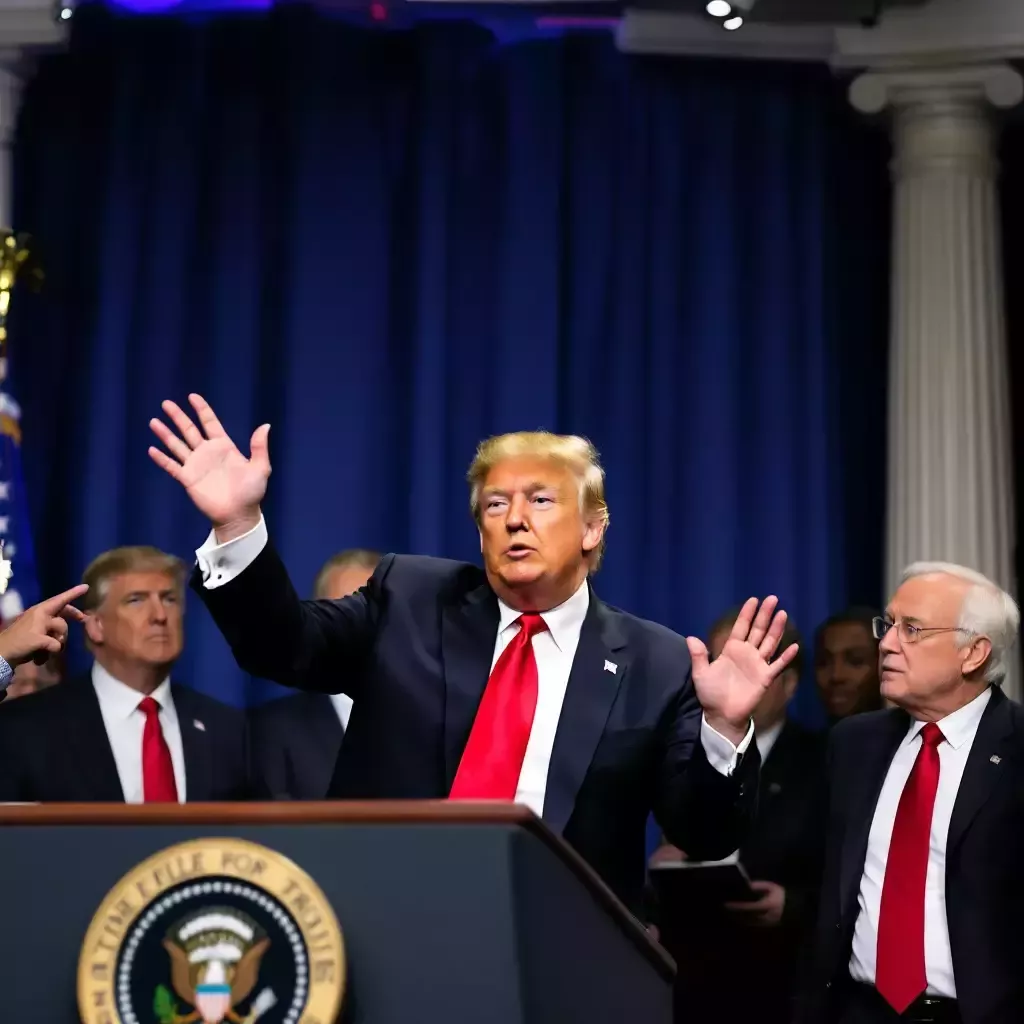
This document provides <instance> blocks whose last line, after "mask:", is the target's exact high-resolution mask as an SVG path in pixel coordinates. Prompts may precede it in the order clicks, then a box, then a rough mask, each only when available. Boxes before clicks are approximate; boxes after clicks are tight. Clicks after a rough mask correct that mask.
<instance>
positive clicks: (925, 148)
mask: <svg viewBox="0 0 1024 1024" xmlns="http://www.w3.org/2000/svg"><path fill="white" fill-rule="evenodd" d="M1021 94H1022V81H1021V78H1020V76H1019V75H1018V74H1017V73H1016V71H1013V70H1012V69H1010V68H1009V67H1007V66H992V67H982V68H961V69H947V70H930V71H927V72H891V73H882V74H875V73H868V74H865V75H862V76H861V77H860V78H859V79H857V80H856V81H855V82H854V83H853V86H852V87H851V100H852V102H853V104H854V105H855V106H856V107H858V108H859V109H861V110H863V111H865V112H877V111H879V110H881V109H883V108H884V107H886V106H889V107H891V108H892V111H893V117H892V132H893V150H894V156H893V161H892V179H893V204H894V205H893V267H892V293H891V302H892V322H891V339H890V357H889V419H888V453H887V454H888V485H887V492H888V493H887V513H886V515H887V527H886V552H885V579H886V586H887V588H888V592H890V593H891V592H892V589H893V588H894V587H895V585H896V582H897V580H898V578H899V574H900V572H901V570H902V569H903V568H904V567H905V566H906V565H907V564H909V563H910V562H914V561H917V560H920V559H925V560H941V561H950V562H959V563H961V564H963V565H967V566H970V567H971V568H974V569H977V570H978V571H980V572H983V573H984V574H985V575H986V576H988V577H990V578H991V579H993V580H995V581H996V582H998V583H999V584H1000V586H1002V587H1004V588H1005V589H1007V590H1008V591H1010V593H1012V594H1015V595H1016V591H1017V588H1016V572H1015V546H1016V538H1015V516H1014V492H1013V465H1012V436H1011V419H1010V395H1009V379H1008V378H1009V365H1008V355H1007V345H1006V325H1005V319H1004V304H1003V267H1002V258H1001V249H1000V228H999V196H998V183H997V178H998V163H997V159H996V144H997V132H998V128H997V125H996V117H995V111H994V110H993V107H994V106H1002V107H1008V106H1012V105H1014V104H1015V103H1017V102H1019V101H1020V99H1021ZM1005 686H1006V691H1007V693H1008V694H1009V695H1010V696H1013V697H1016V698H1018V699H1019V698H1020V671H1019V654H1018V655H1017V657H1016V658H1015V659H1014V661H1013V665H1012V668H1011V671H1010V674H1009V676H1008V678H1007V680H1006V684H1005Z"/></svg>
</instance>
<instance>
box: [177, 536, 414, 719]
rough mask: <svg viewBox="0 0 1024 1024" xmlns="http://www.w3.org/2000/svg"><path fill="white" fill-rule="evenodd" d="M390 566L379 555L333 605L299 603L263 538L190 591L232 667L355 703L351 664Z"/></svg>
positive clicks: (198, 579)
mask: <svg viewBox="0 0 1024 1024" xmlns="http://www.w3.org/2000/svg"><path fill="white" fill-rule="evenodd" d="M393 563H394V555H388V556H386V557H385V558H384V559H383V560H382V561H381V563H380V565H379V566H378V567H377V570H376V572H374V574H373V576H372V578H371V579H370V581H369V583H367V585H366V586H365V587H363V588H362V590H359V591H358V592H356V593H355V594H353V595H352V596H351V597H346V598H343V599H342V600H340V601H302V600H300V599H299V596H298V595H297V594H296V592H295V588H294V587H293V586H292V582H291V580H290V579H289V578H288V571H287V570H286V569H285V567H284V564H283V563H282V561H281V558H280V556H279V555H278V554H277V552H276V551H275V550H274V547H273V545H272V544H271V543H270V542H269V541H268V542H267V543H266V544H265V545H264V546H263V548H262V549H261V550H260V552H259V554H258V555H257V556H256V557H255V559H254V560H253V561H252V562H250V563H249V564H248V565H247V566H246V567H245V568H244V569H243V570H242V571H241V572H239V573H238V575H237V576H234V577H233V578H232V579H230V580H228V581H227V582H225V583H223V584H222V585H221V586H218V587H215V588H210V587H207V586H204V582H203V573H202V571H201V570H200V569H199V568H198V567H197V568H196V570H195V571H194V572H193V574H192V580H191V586H192V589H193V590H194V591H195V593H196V594H198V596H199V598H200V599H201V600H202V602H203V604H205V605H206V607H207V609H208V610H209V612H210V614H211V615H212V616H213V620H214V622H216V624H217V627H218V629H220V631H221V633H222V634H223V635H224V639H225V640H227V642H228V645H229V646H230V648H231V652H232V654H233V655H234V657H235V661H236V662H237V663H238V665H239V667H240V668H241V669H242V670H243V671H245V672H249V673H250V674H252V675H254V676H257V677H259V678H261V679H272V680H273V681H274V682H277V683H282V684H283V685H285V686H291V687H293V688H295V689H299V690H313V691H316V692H319V693H341V692H342V687H343V681H344V683H345V684H348V685H346V686H345V687H344V692H345V693H347V694H348V695H349V696H350V697H351V698H352V699H353V700H358V699H359V694H358V689H359V682H360V681H361V679H362V673H361V672H359V671H358V666H359V665H360V664H361V663H362V662H363V661H364V660H365V659H366V657H367V656H368V655H369V653H370V651H371V650H372V648H373V643H374V639H375V637H376V632H377V623H378V620H379V613H380V608H381V605H382V602H383V596H382V592H383V586H384V581H385V578H386V577H387V574H388V573H389V572H390V570H391V566H392V564H393Z"/></svg>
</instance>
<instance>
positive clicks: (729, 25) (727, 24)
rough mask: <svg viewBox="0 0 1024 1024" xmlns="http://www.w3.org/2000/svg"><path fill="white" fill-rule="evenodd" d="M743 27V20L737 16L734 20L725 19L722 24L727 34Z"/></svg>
mask: <svg viewBox="0 0 1024 1024" xmlns="http://www.w3.org/2000/svg"><path fill="white" fill-rule="evenodd" d="M742 25H743V19H742V18H741V17H740V16H739V15H738V14H737V15H736V17H735V18H726V19H725V21H723V22H722V28H724V29H725V30H726V31H727V32H735V31H736V29H738V28H741V27H742Z"/></svg>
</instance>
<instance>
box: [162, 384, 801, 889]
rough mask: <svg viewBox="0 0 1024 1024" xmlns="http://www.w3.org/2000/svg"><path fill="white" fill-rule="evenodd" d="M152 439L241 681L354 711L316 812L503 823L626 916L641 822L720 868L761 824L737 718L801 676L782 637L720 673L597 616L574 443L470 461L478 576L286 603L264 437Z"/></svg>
mask: <svg viewBox="0 0 1024 1024" xmlns="http://www.w3.org/2000/svg"><path fill="white" fill-rule="evenodd" d="M190 402H191V404H192V407H193V409H194V410H195V412H196V414H197V416H198V418H199V421H200V423H201V425H202V430H200V429H199V427H197V426H196V424H195V423H194V422H193V421H192V419H191V418H190V417H189V416H188V415H187V414H186V413H185V412H184V411H183V410H182V409H181V408H180V407H179V406H177V405H176V404H175V403H173V402H164V403H163V410H164V412H165V414H166V415H167V416H168V417H169V419H170V420H171V422H172V423H173V424H174V426H175V427H176V428H177V432H174V431H172V430H171V429H170V428H169V427H168V426H167V425H166V424H165V423H164V422H162V421H161V420H159V419H154V420H152V421H151V423H150V426H151V428H152V430H153V432H154V433H155V434H156V436H157V438H158V439H159V440H160V441H162V442H163V444H164V446H165V447H166V449H167V450H166V452H165V451H162V450H160V449H158V448H155V447H153V448H151V449H150V455H151V457H152V458H153V460H154V462H156V464H157V465H159V466H160V467H162V468H163V469H164V470H166V471H167V473H168V474H169V475H170V476H171V477H172V478H173V479H175V480H177V481H178V482H179V483H180V484H181V485H182V486H183V487H184V488H185V490H186V491H187V493H188V495H189V497H190V498H191V500H192V501H193V503H194V504H195V505H196V507H197V508H198V509H199V510H200V511H201V512H203V514H204V515H206V517H207V518H208V519H209V520H210V521H211V523H212V526H213V530H212V531H211V534H210V536H209V537H208V539H207V541H206V543H205V544H204V545H203V546H202V547H201V548H199V550H198V551H197V560H198V566H197V569H196V572H195V573H194V575H193V586H194V587H195V589H196V590H197V591H198V593H199V594H200V596H201V597H202V599H203V601H204V603H205V604H206V606H207V608H208V609H209V610H210V612H211V614H212V615H213V617H214V619H215V620H216V622H217V624H218V626H219V627H220V629H221V631H222V632H223V633H224V636H225V637H226V638H227V640H228V643H229V644H230V645H231V649H232V651H233V652H234V655H235V658H236V660H237V661H238V663H239V665H240V666H241V667H242V668H243V669H244V670H246V671H248V672H251V673H253V674H254V675H257V676H262V677H266V678H270V679H274V680H277V681H278V682H281V683H284V684H286V685H289V686H295V687H297V688H300V689H307V690H320V691H323V692H327V693H331V692H334V691H336V690H339V689H345V690H346V691H347V692H348V694H349V696H350V697H352V698H353V700H354V701H355V707H356V713H355V715H353V718H352V722H351V724H350V727H349V730H348V734H347V735H346V737H345V742H344V744H343V745H342V748H341V755H340V757H339V760H338V767H337V770H336V772H335V778H334V781H333V783H332V787H331V795H333V796H337V797H347V798H353V799H358V798H364V799H365V798H400V799H420V798H421V799H438V798H444V797H448V798H450V799H487V800H509V801H513V800H514V801H517V802H520V803H522V804H525V805H526V806H528V807H530V808H532V809H533V810H534V811H535V812H536V813H537V814H538V815H541V816H542V817H543V819H544V821H545V822H546V823H547V824H548V826H549V827H550V828H551V829H552V830H553V831H554V832H556V833H559V834H561V835H563V836H564V837H565V839H566V840H567V841H568V842H569V843H570V844H572V845H573V846H574V847H575V848H576V850H577V851H578V852H579V853H580V854H581V855H582V856H583V857H584V858H585V859H587V860H588V861H589V862H590V864H591V865H592V866H593V867H594V868H595V869H596V870H597V872H598V873H599V874H600V875H601V876H602V877H603V878H604V880H605V881H606V882H607V883H608V884H609V885H610V886H611V888H612V889H613V890H615V891H616V892H617V893H618V895H619V896H620V897H621V898H622V899H623V900H624V901H625V902H626V903H627V904H628V905H630V906H632V907H634V908H637V907H638V906H639V904H640V896H641V891H642V887H643V879H644V837H645V825H646V821H647V817H648V814H649V812H650V811H651V810H652V809H653V811H654V813H655V815H656V817H657V819H658V821H659V822H660V824H661V826H662V828H663V829H664V831H665V834H666V835H667V836H668V837H669V839H670V840H671V841H672V842H674V843H676V844H677V845H678V846H681V847H683V848H684V849H686V850H687V851H688V852H690V854H691V855H692V856H695V857H703V858H714V857H724V856H726V855H727V854H729V853H730V852H732V851H733V850H734V849H736V847H737V846H739V845H740V842H741V840H742V838H743V835H744V833H745V831H746V829H747V826H748V824H749V822H750V819H751V816H752V814H753V810H754V807H755V802H756V791H757V774H758V756H757V749H756V747H755V746H753V745H752V739H753V729H752V726H751V713H752V712H753V709H754V707H755V706H756V705H757V703H758V701H759V700H760V698H761V696H762V694H763V693H764V691H765V690H766V688H767V687H768V686H769V685H770V684H771V682H772V680H773V679H774V678H775V677H776V676H778V675H779V674H780V673H781V672H783V671H784V670H785V668H786V666H787V665H788V664H789V663H790V662H791V661H792V659H793V658H794V657H795V656H796V653H797V652H796V650H795V649H790V650H787V651H785V652H783V653H782V654H781V655H779V657H777V658H775V659H774V660H772V659H773V655H774V653H775V647H776V645H777V643H778V641H779V638H780V637H781V635H782V631H783V629H784V627H785V620H786V616H785V613H784V612H782V611H776V605H777V601H776V599H775V598H773V597H770V598H767V599H766V600H765V601H764V602H763V604H762V605H761V607H760V610H758V602H757V600H756V599H754V598H751V599H750V600H749V601H748V602H747V603H746V604H745V605H744V607H743V610H742V612H741V614H740V616H739V617H738V619H737V622H736V625H735V627H734V629H733V631H732V634H731V637H730V640H729V642H728V643H727V644H726V646H725V648H724V650H723V652H722V655H721V657H720V658H718V659H716V660H715V662H714V663H713V664H709V662H708V654H707V649H706V648H705V646H704V644H703V643H702V642H701V641H700V640H698V639H697V638H695V637H690V638H688V639H686V640H684V639H683V638H682V637H680V636H677V635H676V634H674V633H672V632H670V631H669V630H667V629H665V628H664V627H662V626H658V625H655V624H654V623H650V622H645V621H643V620H641V619H638V618H635V617H634V616H631V615H627V614H625V613H624V612H620V611H617V610H615V609H613V608H610V607H608V606H607V605H605V604H603V603H602V602H601V601H599V600H598V598H597V596H596V594H595V593H594V592H593V590H592V588H591V586H590V584H589V582H588V577H589V575H590V574H591V573H592V572H593V571H594V570H595V569H596V568H597V566H598V564H599V563H600V559H601V554H602V551H603V548H604V541H605V531H606V528H607V526H608V507H607V504H606V502H605V497H604V473H603V471H602V469H601V466H600V464H599V463H598V459H597V453H596V452H595V451H594V449H593V447H592V446H591V445H590V444H589V443H588V442H587V441H585V440H584V439H583V438H579V437H566V436H559V435H555V434H547V433H543V432H537V433H520V434H506V435H503V436H502V437H497V438H491V439H490V440H488V441H485V442H484V443H483V444H481V446H480V447H479V449H478V451H477V454H476V458H475V459H474V461H473V464H472V466H471V467H470V472H469V484H470V507H471V510H472V514H473V518H474V520H475V522H476V526H477V529H478V531H479V535H480V550H481V554H482V556H483V570H482V571H481V569H480V568H478V567H477V566H474V565H469V564H463V563H459V562H453V561H448V560H445V559H439V558H423V557H416V556H412V555H386V556H385V557H384V558H383V559H382V560H381V563H380V565H379V566H378V567H377V569H376V571H375V572H374V574H373V576H372V578H371V579H370V582H369V584H368V585H367V586H366V587H365V588H364V589H363V590H361V591H360V592H359V593H358V594H355V595H352V596H350V597H346V598H344V599H343V600H340V601H300V600H299V598H298V597H297V595H296V594H295V590H294V589H293V587H292V585H291V583H290V581H289V579H288V574H287V571H286V570H285V568H284V565H283V564H282V563H281V560H280V558H279V557H278V555H277V554H276V552H275V551H274V548H273V546H272V544H271V543H270V540H269V537H268V531H267V526H266V523H265V522H264V519H263V515H262V513H261V510H260V503H261V502H262V500H263V497H264V494H265V493H266V489H267V480H268V478H269V476H270V457H269V454H268V450H267V437H268V434H269V430H270V428H269V426H268V425H266V424H264V425H263V426H261V427H259V428H258V429H257V430H256V431H255V433H254V434H253V436H252V438H251V440H250V451H251V454H250V456H249V458H246V457H245V456H244V455H242V453H241V452H240V451H239V450H238V448H237V447H235V445H234V443H233V442H232V441H231V439H230V438H229V437H228V436H227V434H226V433H225V431H224V428H223V427H222V426H221V424H220V422H219V420H218V419H217V417H216V415H215V414H214V412H213V410H212V409H211V408H210V406H209V405H208V404H207V403H206V402H205V401H204V400H203V399H202V398H201V397H200V396H199V395H191V396H190Z"/></svg>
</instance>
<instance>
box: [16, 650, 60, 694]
mask: <svg viewBox="0 0 1024 1024" xmlns="http://www.w3.org/2000/svg"><path fill="white" fill-rule="evenodd" d="M60 678H61V671H60V664H59V662H58V660H57V659H56V658H50V659H49V660H48V661H47V662H46V664H45V665H37V664H36V663H35V662H34V661H28V662H25V664H23V665H19V666H18V667H17V668H16V669H15V670H14V680H13V681H12V682H11V685H10V686H8V687H7V699H8V700H13V699H14V698H15V697H24V696H25V695H26V694H29V693H35V692H36V691H37V690H45V689H46V688H47V687H48V686H53V685H55V684H56V683H59V682H60Z"/></svg>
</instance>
